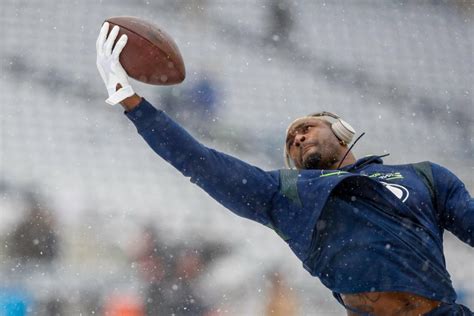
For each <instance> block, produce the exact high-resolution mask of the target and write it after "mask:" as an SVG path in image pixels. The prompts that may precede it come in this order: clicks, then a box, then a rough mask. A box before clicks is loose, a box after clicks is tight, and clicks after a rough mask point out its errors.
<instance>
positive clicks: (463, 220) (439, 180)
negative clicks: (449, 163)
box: [431, 164, 474, 247]
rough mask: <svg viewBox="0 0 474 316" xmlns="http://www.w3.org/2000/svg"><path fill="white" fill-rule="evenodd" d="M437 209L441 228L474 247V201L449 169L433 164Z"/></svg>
mask: <svg viewBox="0 0 474 316" xmlns="http://www.w3.org/2000/svg"><path fill="white" fill-rule="evenodd" d="M431 169H432V172H433V178H434V184H435V191H436V192H435V194H436V207H437V211H438V217H439V218H440V222H441V226H442V227H443V228H445V229H447V230H449V231H450V232H452V233H453V234H454V235H456V236H457V237H458V238H459V239H460V240H462V241H463V242H465V243H467V244H468V245H470V246H471V247H474V200H473V199H472V197H471V196H470V194H469V192H468V191H467V190H466V188H465V186H464V184H463V183H462V182H461V180H459V179H458V177H456V176H455V175H454V174H453V173H452V172H450V171H449V170H448V169H446V168H444V167H441V166H439V165H437V164H432V165H431Z"/></svg>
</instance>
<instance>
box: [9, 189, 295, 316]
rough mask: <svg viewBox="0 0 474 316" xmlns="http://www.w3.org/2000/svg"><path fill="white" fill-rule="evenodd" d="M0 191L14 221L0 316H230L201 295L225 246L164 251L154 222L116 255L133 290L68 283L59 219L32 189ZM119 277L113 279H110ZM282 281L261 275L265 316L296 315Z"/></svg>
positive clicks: (187, 243) (277, 275) (181, 245)
mask: <svg viewBox="0 0 474 316" xmlns="http://www.w3.org/2000/svg"><path fill="white" fill-rule="evenodd" d="M0 189H1V190H0V194H1V196H2V201H3V204H2V212H4V213H3V214H2V215H3V216H2V218H8V216H9V215H13V214H16V215H19V216H16V220H14V221H10V222H11V223H13V224H12V225H11V226H9V227H7V228H6V229H5V228H4V229H3V230H2V231H0V242H1V246H2V247H1V249H2V251H1V252H0V279H2V284H1V285H0V315H2V316H3V315H8V316H23V315H41V316H43V315H44V316H50V315H51V316H56V315H70V314H78V313H79V314H81V313H82V314H86V315H108V316H142V315H176V316H179V315H202V316H218V315H232V313H231V312H229V310H228V309H227V307H226V303H225V302H219V301H216V300H215V299H211V298H210V297H207V296H206V293H207V291H206V287H207V286H208V285H207V284H205V283H204V281H205V276H207V275H209V273H210V271H211V270H212V265H213V264H216V263H217V262H218V261H219V260H221V259H223V258H225V257H227V256H229V255H230V254H231V252H232V250H231V249H232V247H230V246H229V245H226V244H225V243H219V242H213V243H211V242H208V241H203V240H200V239H199V238H192V237H191V238H189V239H190V240H180V241H176V242H173V243H171V244H169V243H167V242H165V241H164V239H163V238H162V236H160V230H159V229H158V228H157V226H156V225H155V224H154V223H146V224H142V225H140V228H139V231H138V234H136V236H135V237H134V238H133V240H131V241H130V242H129V243H128V246H127V248H126V249H123V255H122V256H120V258H123V260H124V261H125V266H128V267H129V270H132V271H135V272H136V273H134V274H133V275H132V276H131V278H130V279H129V282H130V283H131V284H134V285H133V286H131V287H128V288H124V287H120V286H117V285H116V284H117V282H115V280H113V279H110V278H109V277H107V276H106V275H104V276H103V277H104V280H103V281H102V282H100V283H103V285H104V286H103V287H101V288H99V289H98V288H97V287H96V286H95V285H94V284H93V283H92V282H89V281H88V280H87V278H84V279H83V280H82V281H81V280H80V281H79V282H78V281H77V280H76V281H73V278H71V275H70V274H71V273H72V274H74V270H72V271H71V270H69V269H67V268H66V266H68V265H70V260H71V259H70V258H68V256H69V257H70V256H71V253H73V252H74V251H71V250H70V249H66V247H78V245H73V244H71V243H70V242H68V241H67V239H68V238H70V237H71V236H69V235H68V232H67V231H65V230H64V229H61V220H60V217H58V213H57V211H56V210H54V209H53V208H52V206H51V203H48V201H46V199H45V198H44V197H43V196H41V193H39V192H38V190H36V189H35V190H25V189H19V188H18V187H15V188H13V187H12V186H6V185H5V183H4V184H3V185H2V186H1V188H0ZM12 200H16V201H14V202H15V203H11V202H12ZM77 225H85V223H77ZM117 234H120V232H119V231H118V232H117ZM99 238H100V236H99ZM96 247H97V249H90V250H91V251H93V252H100V251H104V253H99V254H98V257H99V258H102V259H104V262H105V261H107V260H106V259H107V255H108V251H105V250H103V249H102V248H101V246H100V245H96ZM79 261H81V260H80V259H79ZM84 261H85V262H86V261H87V260H84ZM76 264H77V262H76ZM84 264H87V263H84ZM95 264H100V262H98V263H97V262H96V263H95ZM105 264H106V263H105ZM88 268H92V267H88ZM88 268H86V270H87V269H88ZM90 270H92V269H90ZM77 273H79V272H77ZM229 273H232V271H229ZM91 277H92V278H101V276H100V275H92V276H91ZM120 278H121V275H120V274H117V276H116V279H120ZM286 278H287V276H285V275H284V273H282V272H281V271H279V270H278V269H272V270H271V271H268V272H267V273H265V275H264V280H266V283H267V284H266V290H267V294H266V299H265V302H262V304H263V306H265V308H264V314H265V315H275V316H279V315H286V316H291V315H297V298H296V296H295V294H294V293H293V291H292V290H291V289H290V287H289V285H288V284H287V283H286ZM242 282H243V284H244V283H245V280H242ZM264 283H265V282H264ZM71 288H74V290H71ZM130 288H133V289H134V290H133V291H130ZM71 293H72V296H71ZM230 299H231V300H232V298H230Z"/></svg>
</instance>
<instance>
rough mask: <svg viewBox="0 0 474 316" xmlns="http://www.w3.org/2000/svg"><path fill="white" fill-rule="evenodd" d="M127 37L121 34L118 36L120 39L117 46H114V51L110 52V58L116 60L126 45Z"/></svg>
mask: <svg viewBox="0 0 474 316" xmlns="http://www.w3.org/2000/svg"><path fill="white" fill-rule="evenodd" d="M127 40H128V37H127V35H125V34H123V35H122V36H120V39H119V40H118V41H117V44H115V47H114V50H113V52H112V57H113V58H114V59H118V58H119V56H120V53H121V52H122V50H123V48H124V47H125V45H126V44H127Z"/></svg>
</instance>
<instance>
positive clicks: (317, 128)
mask: <svg viewBox="0 0 474 316" xmlns="http://www.w3.org/2000/svg"><path fill="white" fill-rule="evenodd" d="M286 146H287V149H288V153H289V155H290V158H291V159H292V160H293V161H294V163H295V166H296V167H297V168H298V169H335V168H336V167H337V164H338V162H339V161H340V159H341V158H342V156H343V155H344V153H345V150H347V148H346V147H345V146H343V145H341V144H340V142H339V139H337V137H336V136H335V135H334V133H333V131H332V130H331V126H330V123H329V122H327V121H325V120H322V119H319V118H307V119H305V120H303V121H301V122H300V123H299V124H297V125H295V126H294V127H292V128H291V129H290V130H289V131H288V135H287V138H286Z"/></svg>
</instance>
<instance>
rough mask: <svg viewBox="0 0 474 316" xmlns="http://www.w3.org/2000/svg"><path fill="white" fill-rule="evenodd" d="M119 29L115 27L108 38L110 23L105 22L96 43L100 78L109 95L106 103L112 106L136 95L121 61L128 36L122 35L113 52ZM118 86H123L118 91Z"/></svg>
mask: <svg viewBox="0 0 474 316" xmlns="http://www.w3.org/2000/svg"><path fill="white" fill-rule="evenodd" d="M119 29H120V28H119V27H118V26H114V28H113V29H112V31H111V32H110V34H109V37H107V32H108V31H109V23H108V22H105V23H104V25H102V28H101V29H100V33H99V37H98V38H97V42H96V49H97V69H99V73H100V76H101V77H102V80H104V83H105V86H106V87H107V91H108V93H109V98H108V99H107V100H105V102H107V103H108V104H111V105H115V104H117V103H119V102H121V101H123V100H124V99H126V98H128V97H130V96H132V95H134V94H135V92H134V91H133V88H132V86H130V83H129V82H128V75H127V72H126V71H125V69H123V67H122V65H121V64H120V61H119V56H120V53H121V52H122V49H123V48H124V47H125V44H127V35H125V34H124V35H122V36H121V37H120V39H119V40H118V42H117V44H116V45H115V47H114V49H113V50H112V47H113V45H114V42H115V39H116V38H117V35H118V33H119ZM117 84H120V85H121V86H122V87H121V88H120V89H119V90H117Z"/></svg>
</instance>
